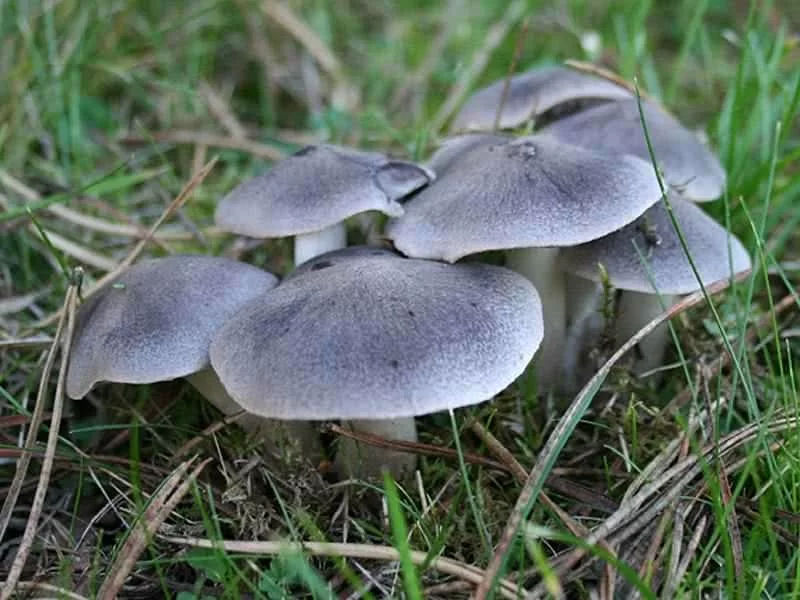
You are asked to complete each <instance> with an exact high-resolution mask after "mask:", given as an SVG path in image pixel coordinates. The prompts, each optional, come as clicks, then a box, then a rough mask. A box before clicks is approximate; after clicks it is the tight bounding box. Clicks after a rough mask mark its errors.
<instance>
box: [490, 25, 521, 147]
mask: <svg viewBox="0 0 800 600" xmlns="http://www.w3.org/2000/svg"><path fill="white" fill-rule="evenodd" d="M529 27H530V17H527V18H526V19H525V20H524V21H522V27H521V28H520V31H519V35H518V36H517V43H516V45H515V47H514V56H512V57H511V62H510V63H509V64H508V71H507V72H506V77H505V79H504V80H503V92H502V94H500V102H499V103H498V105H497V110H496V111H495V113H494V121H493V122H492V131H494V132H496V131H497V130H498V129H500V119H501V117H502V116H503V108H505V106H506V102H508V92H509V90H510V89H511V77H512V76H513V75H514V71H515V70H516V68H517V63H518V62H519V57H520V56H521V55H522V49H523V47H524V46H525V38H526V37H527V36H528V28H529Z"/></svg>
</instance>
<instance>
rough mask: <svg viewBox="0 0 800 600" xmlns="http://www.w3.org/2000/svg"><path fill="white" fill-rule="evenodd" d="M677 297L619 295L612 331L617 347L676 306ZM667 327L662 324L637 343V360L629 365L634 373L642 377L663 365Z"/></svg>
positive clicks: (639, 294)
mask: <svg viewBox="0 0 800 600" xmlns="http://www.w3.org/2000/svg"><path fill="white" fill-rule="evenodd" d="M678 298H679V296H674V295H666V294H665V295H662V296H661V297H660V298H659V296H658V295H656V294H652V293H650V294H643V293H640V292H631V291H624V292H622V294H620V298H619V305H618V307H617V319H616V324H615V328H614V333H615V335H616V338H617V339H616V342H617V346H620V345H622V344H624V343H625V342H626V341H627V340H628V339H630V338H631V337H632V336H633V335H634V334H635V333H636V332H637V331H639V330H640V329H641V328H642V327H644V326H645V325H646V324H647V323H649V322H650V321H652V320H653V319H654V318H655V317H657V316H658V315H660V314H661V313H663V312H664V310H665V308H664V307H666V308H669V307H670V306H672V305H673V304H675V302H677V300H678ZM669 339H670V335H669V323H663V324H661V325H660V326H659V327H657V328H656V329H655V330H654V331H653V332H652V333H651V334H649V335H648V336H647V337H646V338H644V339H643V340H642V341H641V342H639V356H638V357H637V359H636V362H635V363H634V365H633V371H634V373H644V372H646V371H649V370H651V369H655V368H657V367H659V366H661V365H662V364H663V359H664V353H665V352H666V350H667V344H668V343H669Z"/></svg>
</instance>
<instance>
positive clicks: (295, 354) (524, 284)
mask: <svg viewBox="0 0 800 600" xmlns="http://www.w3.org/2000/svg"><path fill="white" fill-rule="evenodd" d="M541 339H542V314H541V306H540V304H539V299H538V296H537V294H536V290H534V288H533V286H532V285H531V284H530V282H528V281H527V280H526V279H525V278H523V277H520V276H519V275H517V274H516V273H514V272H512V271H509V270H507V269H503V268H502V267H494V266H489V265H481V264H465V265H447V264H442V263H437V262H430V261H423V260H414V259H408V258H404V257H402V256H400V255H399V254H397V253H395V252H393V251H390V250H386V249H382V248H370V247H365V246H357V247H351V248H348V249H345V250H339V251H334V252H330V253H327V254H324V255H321V256H318V257H316V258H314V259H312V260H311V261H308V262H306V263H304V264H303V265H302V266H301V267H300V268H299V269H298V270H297V271H295V272H294V273H293V274H291V275H290V276H289V277H287V278H286V280H285V281H284V282H283V283H282V284H281V285H280V286H278V287H277V288H275V289H274V290H272V291H271V292H270V293H269V294H263V295H262V296H261V297H260V298H259V299H257V300H255V301H253V302H251V303H250V304H248V305H247V306H246V307H244V308H243V309H242V310H240V311H239V312H238V313H237V314H236V315H235V316H234V317H233V318H232V319H230V320H229V321H228V322H227V323H225V325H223V326H222V327H221V328H220V330H219V331H218V332H217V333H216V335H215V337H214V340H213V341H212V343H211V364H212V366H213V367H214V369H215V371H216V372H217V373H218V374H219V377H220V380H221V381H222V383H223V384H224V385H225V388H226V389H227V390H228V392H229V393H230V394H231V396H232V397H233V398H234V399H235V400H236V402H238V403H239V404H240V405H241V406H243V407H245V408H246V409H247V410H248V411H249V412H252V413H253V414H257V415H261V416H263V417H266V418H269V419H292V420H332V419H341V420H343V421H349V422H350V425H351V426H352V427H355V428H357V429H359V430H361V431H364V432H366V433H373V432H374V433H377V434H379V435H386V436H387V437H390V438H394V439H400V440H405V441H416V439H417V430H416V426H415V423H414V417H415V416H418V415H425V414H428V413H434V412H438V411H443V410H448V409H455V408H458V407H461V406H468V405H471V404H476V403H479V402H484V401H486V400H489V399H491V398H492V397H493V396H494V395H495V394H497V393H498V392H499V391H501V390H502V389H504V388H505V387H506V386H508V385H509V384H510V383H511V382H513V381H514V379H516V377H517V376H519V375H520V374H521V373H522V372H523V370H524V369H525V366H526V365H527V364H528V362H529V361H530V360H531V358H532V357H533V354H534V352H535V351H536V348H537V347H538V345H539V343H540V342H541ZM359 453H360V454H361V461H360V462H359V461H358V460H357V458H358V455H359ZM337 463H338V465H339V467H340V469H341V470H342V471H344V472H345V473H348V474H353V475H362V476H366V477H371V476H374V475H376V474H377V473H378V472H379V469H380V468H381V467H387V468H388V469H389V470H390V471H391V472H393V473H394V474H395V475H397V476H400V475H402V473H403V472H404V471H407V470H408V469H410V468H411V467H413V465H414V455H412V454H406V453H399V452H390V451H387V450H381V449H379V448H370V449H369V451H368V452H367V451H364V452H361V448H359V447H358V446H356V445H354V444H353V442H351V441H349V440H341V443H340V445H339V452H338V457H337Z"/></svg>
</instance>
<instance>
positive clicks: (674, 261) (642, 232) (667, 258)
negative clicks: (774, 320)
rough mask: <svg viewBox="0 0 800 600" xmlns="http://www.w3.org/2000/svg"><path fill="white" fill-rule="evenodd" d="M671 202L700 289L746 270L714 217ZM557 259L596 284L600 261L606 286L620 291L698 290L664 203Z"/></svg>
mask: <svg viewBox="0 0 800 600" xmlns="http://www.w3.org/2000/svg"><path fill="white" fill-rule="evenodd" d="M670 203H671V205H672V210H673V213H674V215H675V218H676V220H677V221H678V224H679V226H680V228H681V231H682V233H683V236H684V238H685V240H686V243H687V246H688V248H689V253H690V254H691V256H692V259H693V260H694V262H695V265H696V267H697V270H698V272H699V274H700V278H701V279H702V280H703V284H704V285H709V284H711V283H714V282H715V281H719V280H721V279H727V278H728V277H730V276H731V275H732V274H736V273H741V272H742V271H746V270H747V269H749V268H750V267H751V262H750V256H749V255H748V253H747V250H745V249H744V246H742V243H741V242H740V241H739V240H738V239H736V237H735V236H733V235H731V234H730V233H728V232H727V231H726V230H725V228H724V227H722V226H721V225H720V224H719V223H717V222H716V221H714V219H712V218H711V217H709V216H708V215H707V214H705V213H704V212H703V211H702V210H700V208H698V207H697V206H695V205H694V204H692V203H691V202H688V201H687V200H683V199H681V198H679V197H678V196H677V195H675V194H672V195H671V196H670ZM637 248H638V251H637ZM642 257H644V260H645V261H646V264H643V263H642ZM561 259H562V264H563V266H564V269H565V270H566V271H568V272H570V273H572V274H574V275H577V276H579V277H583V278H584V279H590V280H592V281H600V274H599V271H598V267H597V264H598V263H602V265H603V266H604V267H605V269H606V271H607V272H608V277H609V281H610V282H611V284H612V285H613V286H614V287H616V288H618V289H621V290H630V291H634V292H643V293H656V290H657V291H658V293H661V294H689V293H692V292H694V291H697V290H698V289H700V284H699V283H698V282H697V279H696V277H695V275H694V272H693V271H692V268H691V265H690V264H689V259H688V258H687V257H686V254H685V253H684V251H683V248H682V246H681V243H680V239H679V238H678V234H677V232H676V231H675V228H674V227H673V225H672V221H671V220H670V218H669V214H668V212H667V208H666V205H665V204H664V203H663V202H659V203H658V204H656V205H655V206H654V207H652V208H651V209H649V210H648V211H647V212H646V213H645V214H644V215H643V216H642V217H641V218H639V219H637V220H636V221H635V222H634V223H631V224H630V225H628V226H626V227H624V228H622V229H621V230H620V231H617V232H614V233H612V234H610V235H607V236H606V237H603V238H600V239H599V240H595V241H593V242H589V243H588V244H582V245H580V246H575V247H574V248H567V249H565V250H563V251H562V254H561ZM731 268H732V270H731ZM651 277H652V279H653V281H654V283H655V290H654V289H653V284H652V283H651Z"/></svg>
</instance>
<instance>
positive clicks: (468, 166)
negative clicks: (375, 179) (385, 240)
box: [386, 134, 661, 262]
mask: <svg viewBox="0 0 800 600" xmlns="http://www.w3.org/2000/svg"><path fill="white" fill-rule="evenodd" d="M476 142H480V143H476ZM454 144H455V145H454V146H449V147H448V146H445V148H444V152H446V153H448V154H449V155H450V156H445V158H444V159H442V160H440V159H439V158H437V156H436V155H434V157H433V158H432V159H431V164H434V165H437V164H444V168H442V169H441V170H440V171H439V172H438V174H437V180H436V182H435V183H433V184H432V185H430V186H428V187H427V188H425V189H423V190H421V191H420V192H419V193H418V194H417V195H416V196H414V198H412V199H410V200H409V201H407V202H406V203H405V214H404V215H403V216H401V217H399V218H397V219H392V220H391V221H390V222H389V224H388V227H387V232H386V233H387V236H388V237H389V239H391V240H393V241H394V244H395V246H396V247H397V248H398V249H399V250H400V251H401V252H403V253H404V254H406V255H408V256H413V257H416V258H432V259H440V260H446V261H449V262H454V261H456V260H458V259H459V258H461V257H463V256H466V255H468V254H474V253H477V252H483V251H486V250H504V249H511V248H530V247H544V246H571V245H576V244H581V243H583V242H587V241H589V240H592V239H596V238H599V237H601V236H603V235H606V234H608V233H609V232H611V231H614V230H616V229H619V228H621V227H622V226H623V225H626V224H627V223H630V222H631V221H633V220H634V219H635V218H636V217H638V216H639V215H641V214H642V213H643V212H644V211H645V210H646V209H647V208H648V207H650V206H652V205H653V204H654V203H655V202H657V201H658V200H659V198H660V197H661V191H660V189H659V187H658V181H657V179H656V176H655V172H654V171H653V168H652V166H651V165H650V164H648V163H647V162H645V161H642V160H641V159H638V158H635V157H632V156H609V155H603V154H599V153H595V152H592V151H590V150H586V149H583V148H579V147H577V146H571V145H568V144H565V143H563V142H560V141H558V140H556V139H554V138H551V137H548V136H542V135H534V136H528V137H522V138H516V139H514V138H510V137H500V136H495V135H483V134H472V135H468V136H461V137H460V138H457V141H456V142H454ZM455 154H457V155H458V156H457V158H456V157H454V155H455Z"/></svg>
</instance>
